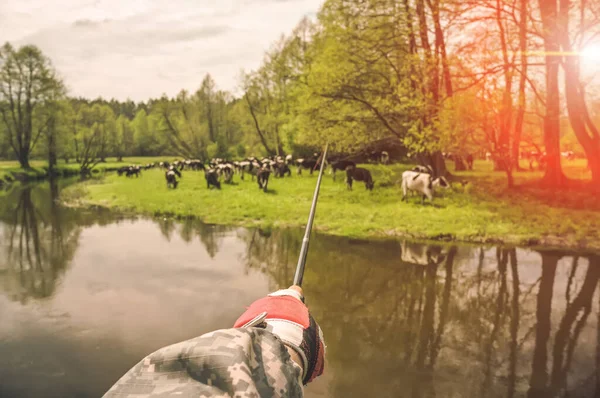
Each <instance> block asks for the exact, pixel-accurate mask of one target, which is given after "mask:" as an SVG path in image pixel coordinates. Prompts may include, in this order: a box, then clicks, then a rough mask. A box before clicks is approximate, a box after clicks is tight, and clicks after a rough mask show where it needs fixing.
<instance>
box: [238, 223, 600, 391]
mask: <svg viewBox="0 0 600 398" xmlns="http://www.w3.org/2000/svg"><path fill="white" fill-rule="evenodd" d="M239 236H240V238H242V239H244V240H245V241H246V242H247V245H248V246H247V247H248V250H247V258H245V259H244V260H245V261H246V264H247V266H248V267H249V268H252V269H255V270H258V271H261V272H264V273H266V274H267V275H269V277H270V278H271V279H272V281H273V282H272V285H273V286H274V287H281V286H284V285H286V284H289V280H290V278H291V277H292V275H293V271H294V266H295V263H296V260H297V254H298V249H299V242H300V241H301V239H302V233H301V231H297V232H294V231H279V230H273V231H272V232H271V233H270V234H268V235H264V234H260V233H258V232H256V231H255V232H254V233H252V232H248V231H245V232H243V233H240V235H239ZM561 256H562V254H561V255H559V257H561ZM518 259H519V260H520V261H522V263H519V262H518ZM564 260H565V261H559V260H558V258H556V259H555V258H553V257H552V255H551V254H548V253H541V256H540V254H539V253H536V252H532V251H521V250H518V249H515V248H487V249H486V248H481V249H480V248H477V247H463V246H460V247H456V246H452V245H448V246H444V245H435V244H434V245H425V244H420V243H413V242H389V241H388V242H378V241H370V242H363V241H353V240H350V239H344V238H335V237H330V236H318V237H314V238H313V239H312V240H311V248H310V253H309V256H308V267H307V273H306V275H305V282H304V287H305V291H306V297H307V302H308V305H309V307H310V308H311V311H312V312H313V314H314V316H315V318H316V319H317V320H318V321H319V323H320V324H321V327H322V329H323V331H324V333H325V339H326V341H327V344H328V354H327V356H328V366H329V369H327V370H326V371H329V372H332V374H333V376H332V377H331V378H330V379H329V381H330V384H329V386H328V394H327V395H329V396H336V397H346V396H382V397H429V396H465V397H471V396H474V397H483V396H486V397H492V396H493V397H524V396H527V395H529V397H562V396H564V394H565V392H566V391H570V392H574V391H576V394H575V393H571V394H570V395H569V396H583V397H593V396H595V394H596V387H595V385H596V381H597V380H598V378H597V377H596V375H595V374H596V370H595V369H597V364H600V344H597V343H596V331H598V333H600V329H597V326H598V321H597V320H596V319H595V317H593V316H591V315H592V314H595V313H596V311H598V309H599V308H598V299H600V297H598V296H596V295H597V294H598V288H597V285H598V283H597V282H598V275H597V273H598V272H600V264H598V261H597V260H593V259H592V258H589V259H588V262H587V263H586V262H585V261H583V260H582V261H579V262H572V261H570V259H569V258H567V257H566V258H565V259H564ZM594 261H595V263H594ZM592 264H595V268H590V267H592ZM557 270H558V271H557ZM594 297H595V298H596V299H594ZM598 316H600V313H599V314H598ZM597 338H598V339H599V340H598V341H599V342H600V334H599V335H598V336H597ZM596 350H598V355H597V356H596V354H595V352H596ZM596 360H597V362H596ZM308 391H309V392H310V388H309V390H308ZM574 394H575V395H574ZM599 396H600V395H599Z"/></svg>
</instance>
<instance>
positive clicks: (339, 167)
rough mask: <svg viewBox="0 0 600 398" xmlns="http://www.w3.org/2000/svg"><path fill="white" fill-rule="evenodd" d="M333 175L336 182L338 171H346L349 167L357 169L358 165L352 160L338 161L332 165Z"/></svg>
mask: <svg viewBox="0 0 600 398" xmlns="http://www.w3.org/2000/svg"><path fill="white" fill-rule="evenodd" d="M330 166H331V175H333V181H335V174H336V172H337V171H344V170H346V169H347V168H348V167H356V163H354V162H353V161H351V160H336V161H334V162H331V163H330Z"/></svg>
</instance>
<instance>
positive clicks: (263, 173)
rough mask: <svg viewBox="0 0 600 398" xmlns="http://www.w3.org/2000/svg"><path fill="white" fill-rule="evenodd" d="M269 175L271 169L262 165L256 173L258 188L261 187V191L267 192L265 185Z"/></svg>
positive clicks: (267, 182)
mask: <svg viewBox="0 0 600 398" xmlns="http://www.w3.org/2000/svg"><path fill="white" fill-rule="evenodd" d="M269 175H271V171H270V170H269V169H268V168H266V167H263V168H261V169H260V170H258V173H257V174H256V180H257V181H258V189H262V190H263V192H267V185H268V184H269Z"/></svg>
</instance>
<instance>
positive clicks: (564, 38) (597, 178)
mask: <svg viewBox="0 0 600 398" xmlns="http://www.w3.org/2000/svg"><path fill="white" fill-rule="evenodd" d="M569 7H570V1H569V0H560V16H559V19H558V21H559V22H560V26H559V27H558V28H557V30H558V31H559V32H566V33H563V34H560V35H557V36H558V37H557V40H560V41H561V45H562V50H563V51H569V52H570V51H572V48H571V42H570V39H569V35H568V32H569ZM563 69H564V71H565V97H566V100H567V110H568V112H569V121H570V122H571V127H572V128H573V131H574V133H575V136H576V137H577V140H578V141H579V143H580V144H581V146H582V147H583V150H584V152H585V155H586V157H587V158H588V167H589V168H590V170H591V172H592V180H593V181H594V183H595V185H596V186H600V132H599V131H598V128H597V127H596V126H595V125H594V123H593V121H592V119H591V117H590V114H589V111H588V108H587V104H586V102H585V91H584V87H583V85H582V84H581V79H580V76H579V60H578V57H565V61H564V63H563ZM559 155H560V154H559Z"/></svg>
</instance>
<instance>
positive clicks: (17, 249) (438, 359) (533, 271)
mask: <svg viewBox="0 0 600 398" xmlns="http://www.w3.org/2000/svg"><path fill="white" fill-rule="evenodd" d="M58 191H59V186H58V185H57V184H56V182H53V183H51V184H42V185H36V186H33V187H25V188H23V189H13V190H11V191H8V192H4V193H2V194H3V195H4V196H5V197H4V198H3V199H2V200H0V221H1V222H2V227H1V228H2V236H1V243H2V247H1V250H0V257H2V258H3V260H4V261H3V262H1V263H0V289H1V291H2V292H3V294H6V295H8V296H9V297H10V298H11V299H13V300H16V301H21V302H26V301H27V300H31V299H38V300H43V299H45V298H47V297H50V296H51V295H53V294H54V293H55V291H56V290H57V286H58V285H59V282H60V280H61V277H62V276H63V275H64V273H65V272H66V271H67V270H68V268H69V266H70V263H71V262H72V259H73V257H74V253H75V251H76V250H77V246H78V244H79V239H80V235H81V231H82V229H83V228H85V227H86V226H90V225H95V224H100V225H106V224H110V223H114V222H118V221H119V220H121V219H122V217H119V216H117V215H114V214H112V213H102V214H99V213H98V212H91V211H82V210H74V209H69V208H63V207H61V206H59V205H58V204H57V202H56V201H55V200H54V199H55V198H56V197H57V195H58ZM155 223H156V224H157V228H158V229H159V230H160V231H161V232H162V234H163V235H164V236H165V238H166V239H168V240H170V239H172V238H173V236H179V237H181V239H182V240H184V241H185V242H189V243H190V244H194V242H195V241H196V239H195V237H198V240H197V241H199V242H200V243H201V244H202V245H203V246H204V247H205V249H206V251H207V253H208V254H209V255H210V256H211V257H213V258H215V256H216V255H217V253H218V252H219V250H220V249H221V247H222V246H224V245H223V241H224V238H225V237H227V239H228V241H227V245H230V244H233V242H232V241H231V239H236V238H237V244H240V245H242V246H243V248H244V250H243V253H244V254H243V255H242V258H240V261H241V262H242V263H243V264H245V266H246V271H247V272H254V273H261V274H266V275H267V277H268V281H269V284H270V286H269V289H270V290H274V289H277V288H281V287H286V286H288V285H289V284H290V283H291V281H292V278H293V275H294V271H295V265H296V261H297V255H298V252H299V250H300V243H301V241H302V231H301V230H285V229H282V230H278V229H274V230H257V229H252V230H249V229H243V228H239V229H235V230H234V229H232V228H228V227H220V226H212V225H206V224H203V223H201V222H200V221H198V220H193V219H188V220H184V221H182V222H181V223H180V222H176V221H174V220H172V219H159V220H155ZM232 231H235V232H232ZM175 234H177V235H175ZM197 241H196V242H197ZM228 247H229V246H228ZM599 279H600V256H598V255H579V256H577V255H575V253H562V252H556V251H538V252H534V251H530V250H519V249H515V248H482V247H472V246H458V245H439V244H433V245H431V244H421V243H412V242H399V241H364V240H353V239H345V238H336V237H331V236H325V235H319V234H316V236H313V238H312V240H311V247H310V253H309V255H308V266H307V269H306V274H305V278H304V281H305V283H304V288H305V291H306V296H307V304H308V305H309V307H310V308H311V311H312V312H313V314H314V315H315V317H316V318H317V319H318V320H319V322H320V324H321V326H322V328H323V330H324V332H325V337H326V341H327V343H328V354H327V370H326V374H325V375H324V379H325V380H326V381H327V388H328V390H329V391H328V393H327V395H329V396H335V397H347V396H352V397H356V396H365V397H369V396H377V397H415V398H419V397H434V396H436V397H508V398H512V397H530V398H537V397H545V398H546V397H550V398H552V397H563V396H570V397H593V396H600V375H599V372H600V291H599V289H598V280H599ZM310 391H311V390H310V387H309V389H308V390H307V392H308V394H309V395H310Z"/></svg>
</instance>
